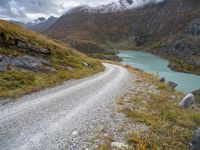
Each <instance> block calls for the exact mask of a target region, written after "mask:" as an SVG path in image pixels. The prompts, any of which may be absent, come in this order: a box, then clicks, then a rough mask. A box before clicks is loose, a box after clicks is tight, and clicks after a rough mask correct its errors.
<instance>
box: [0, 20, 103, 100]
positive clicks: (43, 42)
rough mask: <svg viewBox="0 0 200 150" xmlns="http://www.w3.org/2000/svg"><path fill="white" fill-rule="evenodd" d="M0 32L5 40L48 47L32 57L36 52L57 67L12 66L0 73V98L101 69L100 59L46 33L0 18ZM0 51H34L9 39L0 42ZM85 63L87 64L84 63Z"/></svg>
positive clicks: (28, 52)
mask: <svg viewBox="0 0 200 150" xmlns="http://www.w3.org/2000/svg"><path fill="white" fill-rule="evenodd" d="M2 32H3V33H4V34H5V38H6V41H10V40H13V39H18V40H20V41H24V42H25V43H26V44H27V45H34V46H36V47H38V48H48V49H50V50H51V53H50V54H46V55H45V56H40V54H38V53H34V56H35V55H36V57H37V55H38V56H39V57H43V58H45V59H46V60H47V61H49V62H50V64H51V66H52V67H54V68H55V69H56V72H32V71H26V70H15V69H12V70H8V71H6V72H0V99H3V98H5V97H18V96H21V95H23V94H28V93H31V92H34V91H38V90H41V89H43V88H46V87H50V86H54V85H57V84H61V83H62V82H63V81H66V80H69V79H72V78H73V79H77V78H82V77H86V76H89V75H92V74H95V73H98V72H101V71H103V70H104V67H103V65H102V64H101V62H100V61H98V60H96V59H92V58H89V57H88V56H86V55H84V54H82V53H80V52H78V51H76V50H74V49H73V48H71V47H70V46H68V45H67V44H65V43H62V42H60V41H54V40H52V39H50V38H48V37H46V36H45V35H42V34H39V33H35V32H32V31H30V30H28V29H26V28H23V27H22V26H18V25H15V24H13V23H9V22H7V21H3V20H0V33H2ZM0 54H3V55H6V56H7V57H16V56H20V55H33V52H32V51H30V50H29V49H27V50H26V51H21V50H20V49H18V48H17V47H13V46H12V47H11V46H10V45H9V42H6V45H4V44H3V45H1V44H0ZM85 63H87V64H88V65H87V66H86V65H85ZM65 67H70V68H71V70H70V69H64V68H65Z"/></svg>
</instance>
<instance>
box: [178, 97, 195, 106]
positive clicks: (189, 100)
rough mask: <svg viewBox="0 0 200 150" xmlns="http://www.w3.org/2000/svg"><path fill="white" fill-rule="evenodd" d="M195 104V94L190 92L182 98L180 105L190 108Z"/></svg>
mask: <svg viewBox="0 0 200 150" xmlns="http://www.w3.org/2000/svg"><path fill="white" fill-rule="evenodd" d="M194 104H195V100H194V95H193V94H188V95H186V96H185V97H184V98H183V99H182V101H181V102H180V103H179V106H180V107H183V108H189V107H191V106H192V105H194Z"/></svg>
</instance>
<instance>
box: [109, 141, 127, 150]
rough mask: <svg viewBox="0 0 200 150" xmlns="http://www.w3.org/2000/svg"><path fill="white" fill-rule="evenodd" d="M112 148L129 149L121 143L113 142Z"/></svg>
mask: <svg viewBox="0 0 200 150" xmlns="http://www.w3.org/2000/svg"><path fill="white" fill-rule="evenodd" d="M111 147H112V148H113V149H114V148H116V149H128V145H125V144H124V143H121V142H112V143H111Z"/></svg>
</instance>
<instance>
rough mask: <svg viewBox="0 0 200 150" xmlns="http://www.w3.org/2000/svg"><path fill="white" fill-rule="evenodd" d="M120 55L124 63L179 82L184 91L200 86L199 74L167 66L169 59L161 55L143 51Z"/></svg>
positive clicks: (188, 91) (180, 88)
mask: <svg viewBox="0 0 200 150" xmlns="http://www.w3.org/2000/svg"><path fill="white" fill-rule="evenodd" d="M119 57H121V58H122V59H123V63H124V64H128V65H131V66H133V67H135V68H139V69H141V70H144V71H146V72H149V73H153V74H156V75H159V76H160V77H165V79H166V80H167V81H173V82H175V83H177V84H178V87H177V89H178V90H180V91H182V92H184V93H190V92H192V91H194V90H197V89H199V88H200V76H199V75H193V74H188V73H182V72H177V71H173V70H171V69H170V68H168V67H167V66H168V64H169V62H168V60H166V59H163V58H160V57H159V56H156V55H153V54H149V53H145V52H141V51H120V52H119Z"/></svg>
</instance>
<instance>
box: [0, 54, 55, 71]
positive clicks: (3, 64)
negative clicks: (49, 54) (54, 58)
mask: <svg viewBox="0 0 200 150" xmlns="http://www.w3.org/2000/svg"><path fill="white" fill-rule="evenodd" d="M0 58H2V61H0V72H3V71H6V70H11V69H12V68H13V69H23V70H30V71H35V72H36V71H42V72H54V71H56V70H55V69H54V68H53V67H50V64H49V62H47V61H46V60H44V59H42V58H36V57H32V56H28V55H25V56H18V57H12V58H9V57H7V56H4V55H0Z"/></svg>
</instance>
